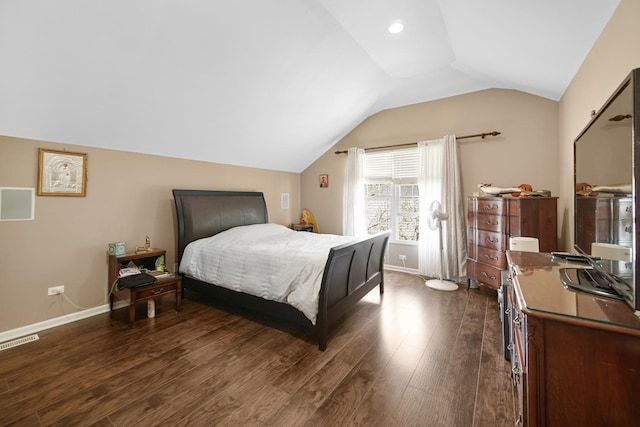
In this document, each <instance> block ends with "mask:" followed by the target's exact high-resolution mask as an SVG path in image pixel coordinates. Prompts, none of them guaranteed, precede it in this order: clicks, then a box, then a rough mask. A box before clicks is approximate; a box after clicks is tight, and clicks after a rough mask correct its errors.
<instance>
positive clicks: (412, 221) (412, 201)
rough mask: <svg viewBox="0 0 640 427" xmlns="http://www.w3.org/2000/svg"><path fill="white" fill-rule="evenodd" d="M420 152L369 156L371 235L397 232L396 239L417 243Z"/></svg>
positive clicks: (367, 200)
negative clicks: (388, 231) (391, 231)
mask: <svg viewBox="0 0 640 427" xmlns="http://www.w3.org/2000/svg"><path fill="white" fill-rule="evenodd" d="M417 175H418V151H417V149H409V150H396V151H386V152H378V153H371V154H370V153H367V154H365V160H364V179H365V184H364V186H365V212H366V217H367V218H366V227H367V232H368V234H375V233H377V232H379V231H384V230H389V229H391V230H393V235H392V240H394V241H402V242H417V240H418V237H419V232H418V226H419V220H420V212H419V205H420V203H419V197H418V195H419V193H418V184H417Z"/></svg>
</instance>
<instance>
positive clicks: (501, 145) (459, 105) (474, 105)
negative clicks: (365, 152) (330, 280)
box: [301, 89, 559, 266]
mask: <svg viewBox="0 0 640 427" xmlns="http://www.w3.org/2000/svg"><path fill="white" fill-rule="evenodd" d="M493 130H497V131H500V132H502V134H501V135H499V136H497V137H488V138H486V139H480V138H476V139H470V140H461V141H460V142H459V143H460V158H461V163H462V180H463V185H464V189H463V190H464V194H465V195H467V196H469V195H471V194H472V193H473V192H475V191H478V190H477V185H478V184H479V183H493V184H494V185H500V186H509V187H511V186H517V185H519V184H522V183H529V184H531V185H532V186H533V187H534V189H545V190H551V192H552V194H553V195H558V192H559V185H558V155H557V147H558V103H557V102H555V101H550V100H548V99H545V98H541V97H538V96H534V95H529V94H526V93H522V92H518V91H514V90H503V89H491V90H484V91H480V92H475V93H470V94H465V95H460V96H455V97H452V98H446V99H442V100H438V101H432V102H426V103H422V104H416V105H411V106H407V107H402V108H395V109H393V110H386V111H382V112H380V113H378V114H376V115H374V116H371V117H369V118H368V119H367V120H365V121H364V122H363V123H362V124H360V126H358V127H357V128H356V129H354V130H353V131H352V132H351V133H350V134H348V135H347V136H346V137H345V138H343V139H342V140H341V141H340V142H339V143H338V144H337V145H336V146H335V147H334V148H333V149H331V150H330V151H329V152H327V153H325V154H324V155H323V156H322V157H321V158H319V159H318V160H317V161H316V162H315V163H313V164H312V165H311V166H309V167H308V168H307V169H306V170H305V171H304V172H303V173H302V185H301V188H302V204H303V207H306V208H309V209H310V210H311V211H312V212H313V213H314V215H315V217H316V219H317V220H318V222H319V225H320V229H321V230H322V231H323V232H328V233H341V232H342V180H343V177H344V166H345V162H346V155H344V154H342V155H336V154H334V151H336V150H344V149H347V148H349V147H361V148H367V147H373V146H379V145H393V144H401V143H406V142H417V141H421V140H425V139H437V138H441V137H442V136H444V135H445V134H451V133H455V134H456V135H469V134H477V133H481V132H488V131H493ZM323 173H327V174H329V177H330V186H329V188H326V189H325V188H319V185H318V175H319V174H323ZM396 258H397V257H395V256H394V257H391V259H390V262H391V263H394V264H398V261H397V260H396ZM415 265H416V266H417V263H415Z"/></svg>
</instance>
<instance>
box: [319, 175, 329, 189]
mask: <svg viewBox="0 0 640 427" xmlns="http://www.w3.org/2000/svg"><path fill="white" fill-rule="evenodd" d="M318 182H319V183H320V188H328V187H329V175H327V174H326V173H323V174H322V175H320V177H319V178H318Z"/></svg>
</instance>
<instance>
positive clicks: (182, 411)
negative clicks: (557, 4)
mask: <svg viewBox="0 0 640 427" xmlns="http://www.w3.org/2000/svg"><path fill="white" fill-rule="evenodd" d="M385 274H386V276H385V294H384V295H383V296H382V297H381V296H380V295H379V293H378V290H377V289H376V290H374V291H372V292H371V293H370V294H369V295H367V296H366V297H365V299H363V300H362V301H361V302H360V303H359V304H358V305H357V307H356V310H355V311H354V312H353V313H351V314H350V315H349V316H347V317H346V318H344V319H343V320H342V321H340V322H339V323H338V324H337V325H336V326H335V327H334V328H333V329H332V330H331V333H330V335H329V342H328V349H327V350H326V351H325V352H320V351H319V350H318V347H317V344H316V342H315V341H314V337H313V336H312V335H311V334H310V333H309V331H308V330H305V329H303V328H300V327H297V326H293V325H290V324H286V323H282V322H278V321H274V320H272V319H269V318H266V317H261V316H257V315H253V314H251V313H238V312H234V311H233V310H230V309H228V308H225V307H218V306H216V305H215V303H214V302H211V301H206V300H204V299H202V298H198V297H197V295H195V294H189V298H187V299H185V300H184V304H183V305H182V307H181V311H180V312H179V313H176V312H175V311H174V310H173V305H174V302H173V301H174V300H173V298H170V297H166V298H164V299H162V300H161V301H159V302H157V303H156V317H155V318H152V319H149V318H147V317H146V304H140V305H139V307H138V311H137V314H136V319H137V320H136V324H135V327H134V328H130V327H129V325H128V323H127V316H128V314H127V310H126V309H121V310H117V311H116V312H114V313H113V314H112V315H109V314H104V315H99V316H94V317H92V318H89V319H85V320H81V321H78V322H74V323H72V324H68V325H64V326H60V327H57V328H53V329H50V330H47V331H43V332H40V333H39V335H40V340H38V341H35V342H32V343H28V344H24V345H22V346H19V347H15V348H11V349H8V350H5V351H2V352H0V425H1V426H9V425H18V426H49V425H60V426H76V425H78V426H156V425H157V426H201V425H202V426H205V425H206V426H210V425H221V426H224V425H229V426H238V425H242V426H247V425H254V426H263V425H265V426H320V425H331V426H465V427H467V426H476V427H482V426H491V427H494V426H513V425H514V421H515V419H514V411H513V395H512V388H511V380H510V376H509V372H510V370H509V363H508V362H507V361H505V360H504V358H503V355H502V350H501V345H502V338H501V324H500V320H499V318H498V304H497V302H496V298H495V296H496V295H495V291H492V290H490V289H487V288H484V287H481V288H479V289H471V290H467V289H466V286H461V287H460V289H459V290H457V291H455V292H441V291H436V290H432V289H429V288H427V287H426V286H424V281H423V280H422V279H420V278H419V277H416V276H413V275H409V274H406V273H399V272H393V271H387V272H386V273H385Z"/></svg>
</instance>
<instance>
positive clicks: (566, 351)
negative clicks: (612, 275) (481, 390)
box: [508, 251, 640, 427]
mask: <svg viewBox="0 0 640 427" xmlns="http://www.w3.org/2000/svg"><path fill="white" fill-rule="evenodd" d="M508 262H509V265H510V267H511V268H510V270H511V271H512V274H511V276H512V279H511V280H512V286H509V288H508V289H509V292H508V302H509V308H508V312H509V317H510V324H511V345H510V349H511V351H512V355H511V363H512V380H513V385H514V390H515V397H516V411H517V413H516V425H517V426H540V427H543V426H550V427H552V426H632V425H638V422H639V420H640V405H639V404H638V402H639V400H638V399H639V398H638V396H640V319H638V317H636V316H635V315H634V312H633V310H632V309H631V307H630V306H629V305H628V304H627V303H625V302H624V301H619V300H615V299H611V298H606V297H601V296H596V295H593V294H590V293H586V292H579V291H573V290H570V289H566V288H565V287H564V286H563V285H562V283H561V280H560V275H559V274H560V270H561V269H562V268H585V266H584V264H573V265H572V264H568V263H566V262H564V261H561V260H554V259H553V258H552V257H551V256H550V255H549V254H543V253H531V252H514V251H509V252H508Z"/></svg>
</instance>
